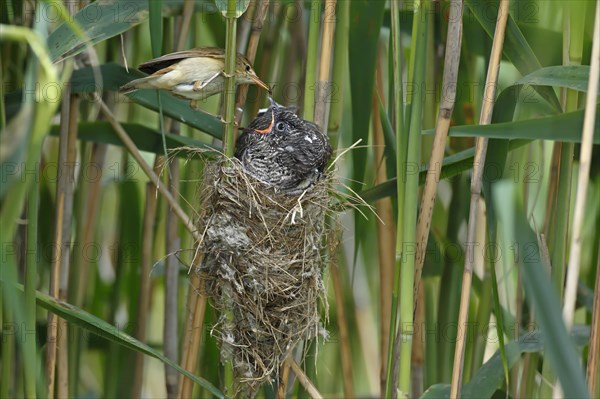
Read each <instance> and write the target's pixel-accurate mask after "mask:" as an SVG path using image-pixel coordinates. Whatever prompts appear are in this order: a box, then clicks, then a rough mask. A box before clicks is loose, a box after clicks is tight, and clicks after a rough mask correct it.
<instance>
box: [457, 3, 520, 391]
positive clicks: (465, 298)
mask: <svg viewBox="0 0 600 399" xmlns="http://www.w3.org/2000/svg"><path fill="white" fill-rule="evenodd" d="M508 6H509V0H500V7H499V10H498V19H497V22H496V30H495V32H494V40H493V43H492V54H491V57H490V63H489V65H488V72H487V77H486V85H485V90H484V94H483V106H482V108H481V115H480V118H479V124H480V125H489V124H490V122H491V120H492V112H493V110H494V102H495V99H496V88H497V83H498V73H499V71H500V60H501V58H502V48H503V45H504V33H505V31H506V22H507V20H508ZM487 144H488V139H487V138H483V137H478V138H477V144H476V146H475V159H474V162H473V176H472V178H471V202H470V206H469V221H468V226H467V243H471V244H470V245H469V244H468V245H469V246H468V247H467V252H468V253H467V254H466V255H465V269H464V272H463V280H462V290H461V296H460V310H459V315H458V326H466V325H467V324H466V323H467V319H468V310H469V298H470V294H471V282H472V278H473V263H474V256H472V253H471V251H473V249H474V245H473V242H474V240H475V235H476V232H475V231H476V227H477V214H478V206H479V198H480V195H481V184H482V177H483V167H484V164H485V156H486V151H487ZM466 340H467V337H466V334H463V335H462V336H461V337H458V338H457V340H456V347H455V352H454V366H453V369H452V385H451V386H450V397H451V398H458V397H460V387H461V384H462V372H463V364H464V356H465V344H466Z"/></svg>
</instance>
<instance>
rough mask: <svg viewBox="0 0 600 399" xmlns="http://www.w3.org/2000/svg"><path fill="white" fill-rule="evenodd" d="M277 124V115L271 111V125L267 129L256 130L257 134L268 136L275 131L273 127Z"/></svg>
mask: <svg viewBox="0 0 600 399" xmlns="http://www.w3.org/2000/svg"><path fill="white" fill-rule="evenodd" d="M274 124H275V113H274V112H273V110H271V123H270V124H269V126H267V127H266V128H265V129H255V130H254V131H255V132H256V133H260V134H267V133H269V132H270V131H271V130H272V129H273V125H274Z"/></svg>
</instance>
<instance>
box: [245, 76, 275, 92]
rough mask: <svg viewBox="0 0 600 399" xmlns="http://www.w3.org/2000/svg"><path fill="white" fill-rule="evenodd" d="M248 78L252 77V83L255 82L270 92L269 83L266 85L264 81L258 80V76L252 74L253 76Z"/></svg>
mask: <svg viewBox="0 0 600 399" xmlns="http://www.w3.org/2000/svg"><path fill="white" fill-rule="evenodd" d="M250 79H252V80H253V81H254V83H256V84H257V85H259V86H260V87H262V88H263V89H265V90H266V91H268V92H269V94H272V91H271V88H270V87H269V85H267V84H266V83H265V82H263V81H262V80H260V79H259V78H258V76H256V75H254V76H250Z"/></svg>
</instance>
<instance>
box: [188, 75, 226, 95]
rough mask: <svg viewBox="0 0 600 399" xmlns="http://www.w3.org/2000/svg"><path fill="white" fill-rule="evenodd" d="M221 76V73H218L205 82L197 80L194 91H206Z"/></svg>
mask: <svg viewBox="0 0 600 399" xmlns="http://www.w3.org/2000/svg"><path fill="white" fill-rule="evenodd" d="M220 74H221V72H217V73H215V74H214V75H212V76H211V77H210V78H208V79H206V80H205V81H202V80H196V81H195V82H194V87H193V90H194V91H200V90H202V89H204V88H205V87H206V86H207V85H208V84H209V83H210V82H212V81H213V80H215V79H216V78H217V77H218V76H219V75H220Z"/></svg>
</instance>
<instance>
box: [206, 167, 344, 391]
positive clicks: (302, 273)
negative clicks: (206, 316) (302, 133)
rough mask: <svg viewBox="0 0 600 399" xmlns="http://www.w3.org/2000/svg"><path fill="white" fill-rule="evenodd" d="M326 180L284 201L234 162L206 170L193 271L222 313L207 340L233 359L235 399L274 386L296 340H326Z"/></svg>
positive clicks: (328, 210)
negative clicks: (198, 255)
mask: <svg viewBox="0 0 600 399" xmlns="http://www.w3.org/2000/svg"><path fill="white" fill-rule="evenodd" d="M330 175H331V174H329V175H327V176H325V178H323V179H321V180H319V181H318V182H316V183H315V184H314V185H313V186H312V187H310V188H309V189H308V190H307V191H305V192H304V193H303V194H302V195H301V196H289V195H285V194H280V193H276V192H275V191H274V190H273V189H272V188H270V187H268V186H266V185H265V184H263V183H261V182H259V181H257V180H255V179H254V178H252V177H251V176H248V175H247V174H246V173H245V172H244V170H243V167H242V165H241V163H240V162H239V161H238V160H237V159H233V158H232V159H229V158H226V157H224V156H220V157H219V158H218V159H217V160H216V161H213V162H208V163H207V164H206V168H205V173H204V181H203V184H202V192H201V194H200V207H201V208H200V209H201V211H200V212H199V215H200V217H199V223H198V227H199V229H200V230H199V232H200V234H201V236H202V238H201V241H200V243H199V244H198V245H199V247H198V251H199V252H201V253H203V255H204V259H203V262H202V265H201V266H200V267H198V268H197V272H198V273H201V274H202V277H203V278H204V280H205V282H206V284H205V287H206V290H207V294H208V295H209V296H210V298H211V299H212V304H213V306H214V307H215V308H216V309H217V310H218V311H219V314H220V316H219V319H218V321H217V323H216V324H215V325H214V326H213V329H212V334H213V336H215V337H216V338H217V339H218V341H219V342H220V344H221V358H222V361H226V360H231V361H232V364H233V370H234V382H235V389H236V394H238V395H243V396H244V397H253V396H254V394H255V392H256V390H257V389H258V388H259V387H260V385H261V384H262V383H264V382H271V383H272V382H273V381H274V380H275V378H277V376H278V373H279V368H280V365H281V364H282V363H283V361H284V360H285V359H286V357H288V356H289V355H290V354H291V353H292V350H293V349H294V348H295V346H296V344H297V343H298V342H300V341H301V340H305V339H310V338H315V337H325V336H326V330H325V329H324V327H323V325H322V320H321V317H320V313H321V311H323V312H324V314H325V315H326V314H327V312H328V305H327V298H326V291H325V286H324V284H323V270H324V268H325V263H326V262H325V259H324V254H325V252H326V251H325V249H326V247H327V246H328V245H332V244H331V242H332V238H333V236H334V235H333V234H330V232H331V230H332V229H331V228H330V227H328V226H326V215H327V214H328V213H329V212H330V211H331V209H330V198H331V197H330V190H331V189H330V187H331V184H330V179H331V177H330ZM331 213H333V211H331Z"/></svg>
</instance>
